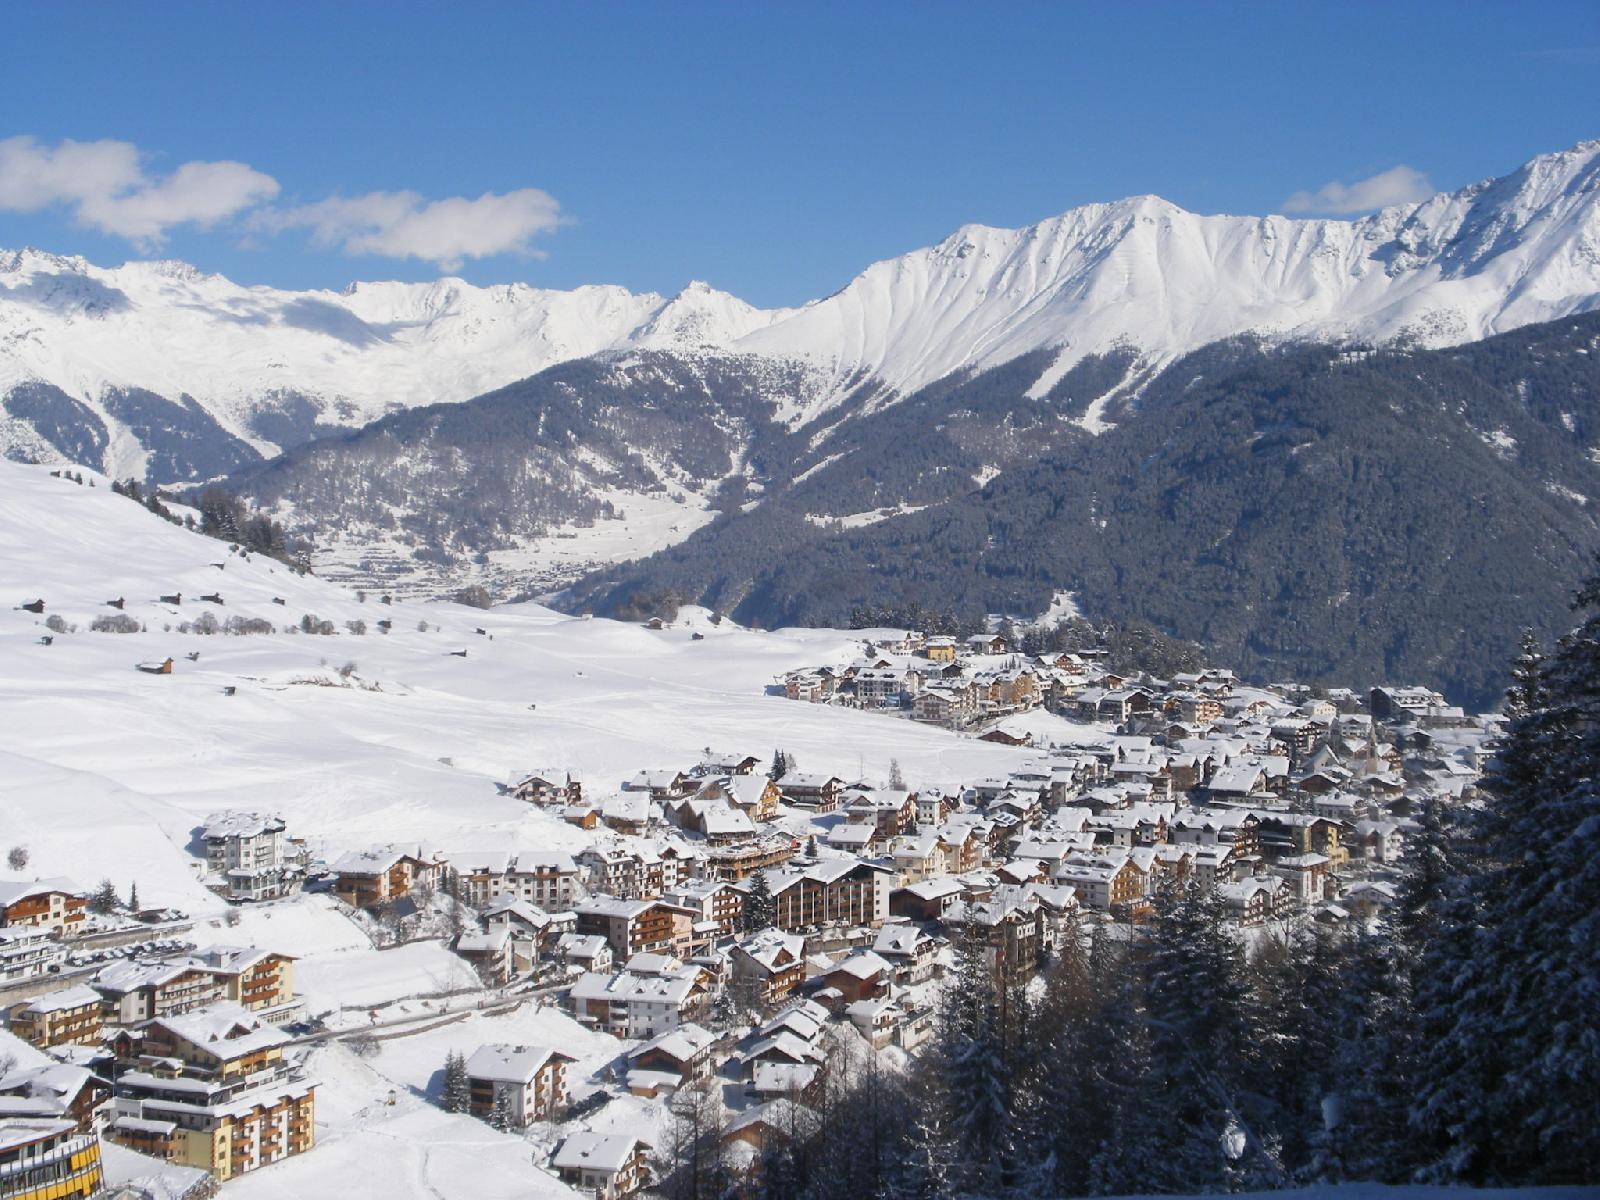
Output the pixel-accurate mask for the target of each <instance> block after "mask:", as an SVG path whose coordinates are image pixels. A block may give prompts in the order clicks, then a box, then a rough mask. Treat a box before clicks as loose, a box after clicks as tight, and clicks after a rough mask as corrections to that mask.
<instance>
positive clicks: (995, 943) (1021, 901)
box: [945, 888, 1042, 984]
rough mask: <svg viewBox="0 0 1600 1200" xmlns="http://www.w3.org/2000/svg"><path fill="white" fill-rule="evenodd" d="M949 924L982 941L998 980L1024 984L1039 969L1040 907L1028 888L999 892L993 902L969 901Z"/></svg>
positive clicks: (950, 915) (954, 910) (948, 916)
mask: <svg viewBox="0 0 1600 1200" xmlns="http://www.w3.org/2000/svg"><path fill="white" fill-rule="evenodd" d="M945 921H946V922H947V923H953V924H956V925H960V926H965V927H967V929H969V930H970V931H971V932H972V934H973V935H975V936H976V937H977V938H979V939H980V940H981V941H982V943H983V945H984V959H985V961H986V962H987V963H988V965H989V968H990V969H991V970H992V971H993V972H994V973H995V975H996V977H997V978H1002V979H1004V980H1005V981H1006V982H1008V983H1016V984H1023V983H1026V982H1027V980H1029V979H1030V978H1032V976H1033V973H1034V972H1035V971H1036V970H1037V969H1038V966H1039V961H1040V952H1041V949H1042V947H1041V944H1040V937H1039V934H1040V927H1041V921H1040V914H1039V904H1038V901H1037V900H1035V899H1034V898H1033V897H1031V896H1029V895H1028V894H1027V892H1026V890H1025V889H1022V888H1001V889H996V891H995V894H994V896H993V897H992V898H991V899H989V900H985V901H976V900H969V901H967V902H966V903H965V904H962V905H959V906H956V907H954V908H952V909H951V910H950V912H949V913H947V914H946V916H945Z"/></svg>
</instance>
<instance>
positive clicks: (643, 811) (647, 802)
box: [600, 792, 660, 837]
mask: <svg viewBox="0 0 1600 1200" xmlns="http://www.w3.org/2000/svg"><path fill="white" fill-rule="evenodd" d="M659 812H660V810H659V809H658V808H657V807H656V803H655V801H653V800H651V799H650V797H649V795H648V794H647V793H644V792H624V793H623V794H622V795H620V796H607V797H606V798H605V800H603V801H602V802H601V804H600V821H601V824H603V825H605V827H606V828H607V829H611V830H615V831H616V832H617V833H624V834H628V835H630V836H632V837H638V836H640V835H642V834H643V833H644V832H645V831H646V830H648V829H649V828H650V826H651V825H652V824H653V823H654V822H655V821H656V820H657V819H658V816H659Z"/></svg>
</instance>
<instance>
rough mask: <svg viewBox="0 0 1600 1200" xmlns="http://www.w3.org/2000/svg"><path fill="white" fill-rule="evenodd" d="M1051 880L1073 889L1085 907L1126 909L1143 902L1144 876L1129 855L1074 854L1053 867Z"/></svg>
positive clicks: (1103, 910)
mask: <svg viewBox="0 0 1600 1200" xmlns="http://www.w3.org/2000/svg"><path fill="white" fill-rule="evenodd" d="M1053 878H1054V882H1056V883H1060V884H1065V885H1066V886H1068V887H1070V888H1072V889H1073V891H1075V892H1076V893H1077V895H1078V899H1079V900H1080V901H1081V902H1082V903H1083V904H1084V905H1085V906H1086V907H1088V908H1093V909H1096V910H1098V911H1100V912H1120V911H1128V910H1130V909H1133V908H1136V907H1138V906H1139V905H1141V904H1143V902H1144V899H1145V884H1146V875H1145V873H1144V872H1143V871H1141V870H1140V869H1139V866H1138V864H1137V863H1135V862H1134V861H1133V860H1132V859H1131V858H1129V857H1127V856H1123V857H1121V858H1088V857H1084V856H1080V855H1074V856H1073V857H1072V858H1071V859H1069V860H1068V861H1067V862H1065V863H1063V864H1062V865H1061V866H1060V867H1059V868H1057V869H1056V872H1055V875H1054V877H1053Z"/></svg>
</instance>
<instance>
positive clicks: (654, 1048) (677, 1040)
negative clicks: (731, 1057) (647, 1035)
mask: <svg viewBox="0 0 1600 1200" xmlns="http://www.w3.org/2000/svg"><path fill="white" fill-rule="evenodd" d="M716 1044H717V1037H716V1034H714V1033H712V1032H711V1031H710V1030H707V1029H702V1028H701V1027H700V1026H699V1025H696V1024H694V1023H693V1022H690V1023H688V1024H685V1025H680V1026H678V1028H676V1029H673V1030H671V1031H669V1032H667V1033H662V1034H657V1035H656V1036H655V1037H654V1038H651V1039H650V1040H649V1041H648V1042H646V1043H645V1044H644V1045H642V1046H640V1047H638V1048H637V1049H636V1050H633V1051H631V1052H630V1053H629V1054H628V1090H629V1091H630V1092H632V1093H633V1094H634V1095H636V1096H656V1095H659V1094H660V1093H661V1092H663V1091H676V1090H678V1089H679V1088H681V1087H684V1086H686V1085H687V1084H691V1083H694V1082H696V1081H698V1080H701V1079H706V1078H709V1077H710V1075H711V1072H712V1068H713V1067H714V1065H715V1064H714V1063H713V1061H712V1057H711V1051H712V1049H713V1048H714V1047H715V1046H716Z"/></svg>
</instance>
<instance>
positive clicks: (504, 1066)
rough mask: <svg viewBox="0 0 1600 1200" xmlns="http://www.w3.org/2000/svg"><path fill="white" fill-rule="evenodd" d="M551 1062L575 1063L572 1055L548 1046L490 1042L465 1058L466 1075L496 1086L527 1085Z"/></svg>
mask: <svg viewBox="0 0 1600 1200" xmlns="http://www.w3.org/2000/svg"><path fill="white" fill-rule="evenodd" d="M552 1059H554V1060H555V1061H557V1062H572V1061H574V1060H573V1058H572V1056H571V1055H569V1054H563V1053H562V1052H561V1051H559V1050H555V1049H552V1048H551V1047H549V1046H510V1045H505V1044H503V1043H498V1042H493V1043H490V1044H488V1045H485V1046H479V1047H478V1048H477V1049H476V1050H474V1051H473V1052H472V1055H471V1057H470V1058H468V1059H467V1075H468V1077H469V1078H472V1079H492V1080H495V1081H496V1082H499V1083H528V1082H530V1081H531V1080H532V1079H533V1077H534V1076H535V1075H537V1074H538V1073H539V1071H540V1070H542V1069H543V1067H544V1066H545V1064H546V1063H548V1062H550V1061H551V1060H552Z"/></svg>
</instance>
